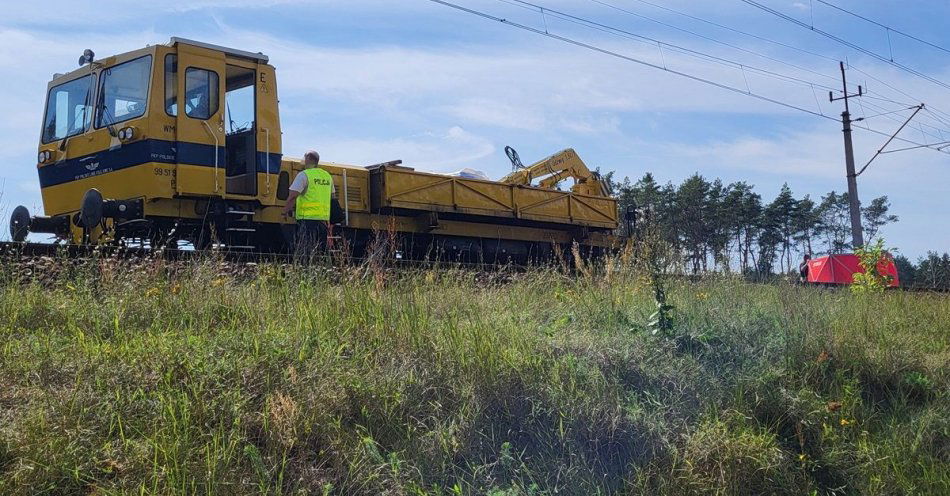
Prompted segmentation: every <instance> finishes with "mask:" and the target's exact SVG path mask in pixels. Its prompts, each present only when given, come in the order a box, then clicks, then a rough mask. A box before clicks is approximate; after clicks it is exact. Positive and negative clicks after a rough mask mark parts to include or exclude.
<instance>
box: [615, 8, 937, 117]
mask: <svg viewBox="0 0 950 496" xmlns="http://www.w3.org/2000/svg"><path fill="white" fill-rule="evenodd" d="M633 1H635V2H638V3H640V4H643V5H648V6H650V7H654V8H656V9H659V10H662V11H665V12H669V13H671V14H675V15H678V16H681V17H684V18H687V19H691V20H694V21H697V22H701V23H703V24H706V25H709V26H713V27H716V28H719V29H722V30H725V31H728V32H731V33H735V34H739V35H742V36H745V37H748V38H751V39H754V40H758V41H762V42H765V43H769V44H771V45H774V46H778V47H782V48H786V49H789V50H793V51H796V52H799V53H803V54H806V55H810V56H813V57H817V58H820V59H823V60H827V61H831V62H835V63H837V62H838V61H839V60H840V57H832V56H829V55H826V54H823V53H820V52H817V51H814V50H809V49H805V48H801V47H797V46H795V45H792V44H789V43H785V42H782V41H779V40H775V39H772V38H769V37H766V36H761V35H758V34H755V33H751V32H749V31H745V30H742V29H737V28H734V27H732V26H728V25H726V24H722V23H718V22H715V21H712V20H709V19H705V18H703V17H700V16H696V15H693V14H690V13H688V12H683V11H681V10H677V9H674V8H671V7H668V6H666V5H661V4H658V3H655V2H651V1H648V0H633ZM808 27H809V29H811V28H813V27H814V25H812V26H808ZM848 68H849V69H854V70H856V71H858V72H860V73H862V74H864V75H865V76H867V77H868V78H870V79H872V80H874V81H877V82H879V83H881V84H882V85H884V86H887V87H888V88H890V89H892V90H894V91H897V92H899V93H901V94H902V95H904V96H906V97H908V98H910V99H911V100H912V101H920V99H919V98H916V97H914V96H911V95H909V94H907V93H906V92H904V91H903V90H901V89H899V88H896V87H894V86H892V85H890V84H888V83H886V82H885V81H883V80H881V79H879V78H876V77H874V76H873V75H871V74H868V73H867V72H865V71H862V70H860V69H858V68H857V67H855V66H854V64H852V63H851V62H850V61H849V62H848ZM901 105H903V106H908V105H910V104H909V103H901ZM925 110H926V111H927V112H928V113H929V112H936V113H940V114H942V115H943V116H944V118H945V119H947V120H950V113H947V112H943V111H941V110H940V109H939V108H937V107H936V106H934V105H933V103H928V105H927V107H926V109H925ZM945 124H947V125H948V126H950V124H948V123H946V122H945Z"/></svg>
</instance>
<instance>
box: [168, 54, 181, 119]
mask: <svg viewBox="0 0 950 496" xmlns="http://www.w3.org/2000/svg"><path fill="white" fill-rule="evenodd" d="M165 113H166V114H168V115H170V116H172V117H176V116H177V115H178V55H175V54H174V53H170V54H168V55H166V56H165Z"/></svg>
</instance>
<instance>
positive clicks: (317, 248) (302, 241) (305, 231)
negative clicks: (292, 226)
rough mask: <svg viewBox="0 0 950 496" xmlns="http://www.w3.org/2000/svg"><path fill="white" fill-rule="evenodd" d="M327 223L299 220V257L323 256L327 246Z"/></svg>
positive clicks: (297, 250) (323, 221)
mask: <svg viewBox="0 0 950 496" xmlns="http://www.w3.org/2000/svg"><path fill="white" fill-rule="evenodd" d="M327 230H328V228H327V221H325V220H298V221H297V238H296V247H295V248H296V253H297V256H298V257H305V258H312V257H316V256H319V255H322V254H323V252H324V250H325V249H326V246H327Z"/></svg>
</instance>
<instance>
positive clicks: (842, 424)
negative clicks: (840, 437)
mask: <svg viewBox="0 0 950 496" xmlns="http://www.w3.org/2000/svg"><path fill="white" fill-rule="evenodd" d="M852 423H854V421H852V420H848V419H846V418H843V419H841V426H842V427H844V426H847V425H851V424H852Z"/></svg>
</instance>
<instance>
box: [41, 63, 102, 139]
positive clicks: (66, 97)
mask: <svg viewBox="0 0 950 496" xmlns="http://www.w3.org/2000/svg"><path fill="white" fill-rule="evenodd" d="M94 79H95V76H93V75H92V74H90V75H88V76H83V77H81V78H79V79H74V80H72V81H70V82H68V83H63V84H60V85H58V86H54V87H53V88H52V89H51V90H50V91H49V97H48V99H47V100H46V118H45V119H44V120H43V143H49V142H51V141H57V140H61V139H63V138H68V137H70V136H75V135H77V134H82V133H84V132H86V130H87V129H89V124H90V123H91V122H92V89H93V87H94V86H95V84H94V83H93V81H94Z"/></svg>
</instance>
